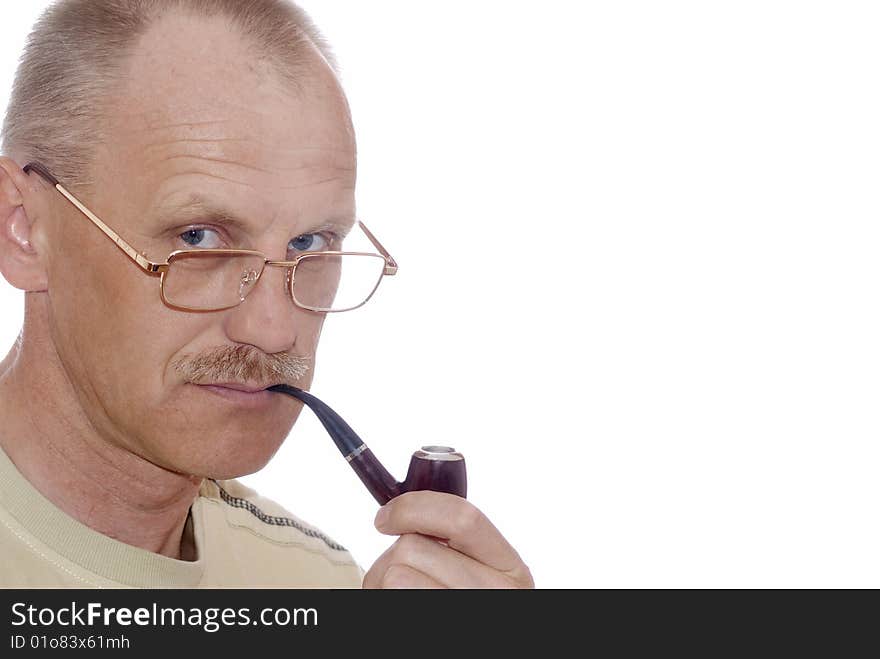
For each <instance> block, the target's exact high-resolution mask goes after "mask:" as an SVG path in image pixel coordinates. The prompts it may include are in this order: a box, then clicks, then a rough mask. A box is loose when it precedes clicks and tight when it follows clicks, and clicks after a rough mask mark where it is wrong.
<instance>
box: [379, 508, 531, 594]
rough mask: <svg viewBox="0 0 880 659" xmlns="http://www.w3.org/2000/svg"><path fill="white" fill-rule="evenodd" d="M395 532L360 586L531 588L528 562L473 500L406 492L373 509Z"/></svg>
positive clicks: (390, 532)
mask: <svg viewBox="0 0 880 659" xmlns="http://www.w3.org/2000/svg"><path fill="white" fill-rule="evenodd" d="M375 524H376V528H377V529H378V530H379V531H380V532H381V533H384V534H386V535H399V536H400V538H398V539H397V540H396V541H395V542H394V544H393V545H391V547H389V548H388V550H387V551H386V552H385V553H384V554H382V555H381V556H380V557H379V558H378V559H377V560H376V562H375V563H374V564H373V567H371V568H370V571H369V572H367V574H366V576H365V577H364V588H534V587H535V582H534V581H533V580H532V575H531V573H530V572H529V568H528V567H526V565H525V563H523V562H522V559H520V557H519V554H517V553H516V550H515V549H514V548H513V547H511V546H510V544H509V543H508V542H507V540H505V539H504V536H502V535H501V533H499V531H498V529H496V528H495V526H494V525H493V524H492V522H490V521H489V520H488V519H487V518H486V516H485V515H484V514H483V513H481V512H480V511H479V510H478V509H477V508H476V507H475V506H474V505H473V504H472V503H470V502H469V501H467V500H466V499H462V498H461V497H457V496H455V495H453V494H445V493H441V492H430V491H420V492H407V493H406V494H402V495H400V496H399V497H397V498H395V499H393V500H391V501H389V502H388V503H387V504H385V505H384V506H382V508H380V509H379V513H378V514H377V515H376V521H375Z"/></svg>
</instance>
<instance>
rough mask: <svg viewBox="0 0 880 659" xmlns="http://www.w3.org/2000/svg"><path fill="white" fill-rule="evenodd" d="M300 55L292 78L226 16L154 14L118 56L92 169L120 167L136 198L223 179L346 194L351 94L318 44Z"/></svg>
mask: <svg viewBox="0 0 880 659" xmlns="http://www.w3.org/2000/svg"><path fill="white" fill-rule="evenodd" d="M303 60H304V66H303V67H302V70H303V73H302V77H301V81H300V84H298V85H296V86H294V85H292V84H291V83H290V82H289V81H287V80H286V79H284V78H282V77H281V76H280V75H279V74H278V73H277V70H276V69H275V67H274V65H272V64H270V63H267V62H266V61H261V60H260V59H259V58H257V57H256V56H255V55H254V49H253V47H252V45H251V44H250V43H249V42H248V41H247V39H246V38H244V37H242V36H240V35H239V34H238V33H237V32H236V31H235V30H234V29H233V28H231V27H229V25H228V24H227V23H226V22H225V21H224V20H222V19H197V18H194V17H188V16H185V15H171V16H168V17H165V18H163V19H161V20H159V21H158V22H157V23H156V24H155V25H154V26H153V27H152V28H150V30H149V31H148V32H147V33H146V34H145V35H144V36H143V38H142V39H141V41H140V43H139V44H138V46H137V47H136V48H135V50H134V52H133V54H132V56H131V58H130V61H128V62H127V64H126V69H125V77H124V82H123V83H122V85H121V89H120V94H119V95H118V98H117V99H114V101H113V104H112V107H111V111H110V116H109V118H108V124H107V127H108V136H107V137H108V139H107V140H106V143H105V144H104V145H103V146H102V147H99V149H98V151H99V155H98V158H97V162H98V165H97V167H98V170H99V171H98V172H96V178H97V179H98V180H99V181H100V180H102V179H103V178H104V176H102V173H103V174H104V175H106V176H111V177H115V178H116V180H117V182H118V179H119V177H120V176H124V177H125V178H126V180H127V181H128V182H129V183H130V184H132V185H134V187H135V191H134V192H131V193H130V195H129V196H135V195H137V196H140V197H141V198H140V199H138V202H139V203H141V204H143V203H145V201H146V199H145V197H149V198H150V200H151V201H152V202H157V201H160V200H161V198H163V197H164V198H167V197H168V196H169V195H170V196H174V195H176V194H180V195H185V196H186V197H191V196H192V193H193V190H194V189H198V190H197V191H198V192H199V193H202V194H206V195H207V196H210V195H211V192H212V190H216V189H220V188H221V187H222V189H223V190H224V194H225V195H226V196H227V197H230V196H231V197H239V198H241V197H246V196H248V195H250V196H251V197H253V196H255V195H256V196H260V197H261V198H265V197H266V196H267V195H270V196H271V195H274V196H275V197H276V198H277V197H278V196H279V195H280V200H281V203H283V200H284V198H285V195H287V196H288V197H289V196H290V195H291V194H296V193H297V191H300V192H302V191H307V192H309V193H315V194H318V195H322V194H323V196H324V197H327V198H328V199H329V197H330V196H334V195H335V196H337V197H339V196H345V192H346V191H348V192H351V190H352V189H353V186H354V178H355V167H356V146H355V140H354V133H353V129H352V127H351V119H350V115H349V109H348V104H347V102H346V100H345V96H344V94H343V92H342V90H341V87H340V86H339V83H338V81H337V79H336V77H335V75H334V74H333V72H332V70H331V69H330V67H329V66H328V65H327V64H326V62H325V61H324V60H323V58H321V56H320V54H319V53H318V51H317V50H316V49H314V47H311V46H309V47H307V50H306V52H305V53H304V54H303ZM102 151H103V153H102ZM102 168H103V170H104V171H103V172H101V171H100V170H101V169H102ZM322 191H323V192H322ZM301 196H302V195H301V194H300V197H301ZM331 201H332V200H331ZM248 203H251V204H253V203H254V201H253V200H250V201H249V202H248Z"/></svg>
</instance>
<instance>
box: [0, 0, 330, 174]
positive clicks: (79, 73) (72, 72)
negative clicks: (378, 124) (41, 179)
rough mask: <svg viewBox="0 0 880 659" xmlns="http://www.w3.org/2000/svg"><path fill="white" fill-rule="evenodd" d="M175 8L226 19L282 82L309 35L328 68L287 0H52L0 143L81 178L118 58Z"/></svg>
mask: <svg viewBox="0 0 880 659" xmlns="http://www.w3.org/2000/svg"><path fill="white" fill-rule="evenodd" d="M175 10H176V11H180V12H182V13H187V14H191V15H195V16H198V17H205V18H213V17H221V18H225V19H226V20H228V21H229V23H230V25H231V26H232V27H234V28H237V29H238V31H239V32H240V33H241V35H242V36H243V37H245V38H246V39H248V40H249V41H250V42H251V43H252V44H253V46H254V53H255V56H256V57H258V58H260V59H265V60H268V61H269V62H271V64H272V65H274V67H275V70H276V71H278V73H280V74H281V75H282V76H284V77H285V78H286V79H288V80H290V81H291V82H294V83H295V76H296V73H297V69H298V68H299V67H300V66H301V64H302V62H303V61H304V60H305V59H306V58H305V57H304V56H303V55H304V53H305V52H306V51H307V50H309V44H311V45H312V46H314V47H315V48H316V49H317V50H318V52H319V53H320V54H321V55H322V56H323V57H324V59H325V60H327V62H328V64H329V65H330V66H331V67H333V68H334V70H335V69H336V61H335V59H334V57H333V54H332V52H331V50H330V47H329V45H328V44H327V42H326V41H325V39H324V38H323V36H322V35H321V33H320V32H319V31H318V29H317V28H316V27H315V25H314V23H313V22H312V20H311V19H310V18H309V16H308V15H307V14H306V13H305V12H304V11H303V10H302V9H301V8H299V7H298V6H296V5H295V4H293V3H292V2H289V1H288V0H58V1H57V2H55V3H54V4H53V5H52V6H50V7H49V8H48V9H47V10H46V11H45V13H44V14H43V15H42V17H41V18H40V19H39V20H38V21H37V23H36V25H35V26H34V29H33V31H32V32H31V34H30V36H29V37H28V40H27V45H26V46H25V50H24V53H23V54H22V57H21V62H20V64H19V67H18V71H17V73H16V76H15V82H14V84H13V88H12V94H11V96H10V101H9V106H8V109H7V112H6V119H5V121H4V124H3V130H2V140H3V152H4V153H6V154H7V155H11V156H13V157H17V158H18V159H20V160H28V161H32V160H38V161H40V162H42V163H43V164H45V165H46V166H47V167H48V168H49V169H50V170H51V171H52V172H53V173H54V174H55V175H56V176H57V177H58V178H59V179H60V180H61V181H63V182H65V183H68V184H70V185H79V186H89V185H90V184H91V183H92V180H91V174H90V172H91V169H92V159H93V156H94V152H93V151H94V150H93V148H92V145H94V144H95V141H96V139H100V135H101V129H102V125H103V122H102V118H103V116H104V112H105V111H106V99H112V98H113V96H114V94H113V88H114V86H115V85H117V84H118V83H119V72H120V70H121V69H122V68H123V66H122V65H123V64H124V63H125V61H126V59H127V55H128V54H129V53H130V52H131V51H132V49H133V48H134V46H135V45H136V44H137V43H138V40H139V38H140V37H141V36H142V35H143V34H144V33H145V32H146V31H147V29H148V28H149V27H150V26H151V25H152V24H153V23H154V22H156V20H157V19H158V18H160V17H161V16H162V15H163V14H165V13H167V12H169V11H175ZM24 164H25V163H24V162H19V165H24Z"/></svg>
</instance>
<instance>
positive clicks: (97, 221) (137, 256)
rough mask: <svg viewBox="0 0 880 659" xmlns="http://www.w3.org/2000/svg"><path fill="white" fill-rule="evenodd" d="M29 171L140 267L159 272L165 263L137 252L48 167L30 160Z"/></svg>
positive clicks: (27, 170) (26, 170)
mask: <svg viewBox="0 0 880 659" xmlns="http://www.w3.org/2000/svg"><path fill="white" fill-rule="evenodd" d="M31 171H34V172H36V173H37V174H39V175H40V176H42V177H43V178H44V179H46V180H47V181H48V182H49V183H51V184H52V185H53V186H54V188H55V189H56V190H58V192H60V193H61V194H62V195H63V196H64V198H65V199H67V201H69V202H70V203H71V204H73V205H74V206H76V208H77V210H78V211H79V212H80V213H82V214H83V215H85V216H86V217H87V218H89V219H90V220H91V221H92V223H93V224H94V225H95V226H97V227H98V228H99V229H100V230H101V231H103V232H104V234H105V235H106V236H107V237H108V238H110V240H112V241H113V242H114V243H116V246H117V247H119V249H121V250H122V251H123V252H125V254H126V255H127V256H128V257H129V258H130V259H131V260H133V261H134V262H135V263H137V264H138V265H139V266H140V267H141V268H143V269H144V270H145V271H147V272H151V273H152V272H159V270H161V269H162V267H163V266H164V265H165V264H162V263H153V262H152V261H149V260H147V259H146V258H144V256H143V255H142V254H141V253H140V252H138V251H137V250H136V249H135V248H134V247H132V246H131V245H129V244H128V243H127V242H126V241H125V239H124V238H123V237H122V236H120V235H119V234H118V233H116V232H115V231H114V230H113V229H111V228H110V227H108V226H107V225H106V224H104V222H103V221H102V220H101V218H99V217H98V216H97V215H95V214H94V213H93V212H92V211H90V210H89V209H88V208H86V207H85V205H84V204H83V203H82V202H81V201H80V200H79V199H77V198H76V197H74V196H73V195H72V194H71V193H70V192H68V191H67V189H66V188H65V187H64V186H63V185H61V183H59V182H58V179H57V178H55V177H54V176H52V174H51V173H50V172H49V170H48V169H46V168H45V167H44V166H43V165H41V164H40V163H38V162H32V163H29V164H27V165H25V166H24V173H25V174H28V173H30V172H31Z"/></svg>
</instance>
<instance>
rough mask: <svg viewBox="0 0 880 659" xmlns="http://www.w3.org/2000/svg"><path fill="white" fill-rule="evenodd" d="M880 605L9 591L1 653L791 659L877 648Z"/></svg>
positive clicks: (736, 598) (800, 598)
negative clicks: (535, 652)
mask: <svg viewBox="0 0 880 659" xmlns="http://www.w3.org/2000/svg"><path fill="white" fill-rule="evenodd" d="M876 599H877V598H876V594H875V593H873V592H869V591H745V590H743V591H709V590H705V591H662V590H653V591H647V590H645V591H639V590H629V591H612V590H605V591H602V590H590V591H586V590H569V591H565V590H552V591H551V590H536V591H349V590H320V591H315V590H199V591H196V590H187V591H168V590H165V591H144V590H141V591H120V590H0V612H2V613H0V619H2V621H3V625H2V629H3V632H4V636H3V637H2V638H0V657H24V656H49V655H48V653H52V654H55V655H56V656H60V655H57V653H62V652H63V653H65V654H67V653H71V652H74V653H77V652H81V651H85V652H89V653H96V652H97V653H100V652H102V651H105V650H107V651H111V652H113V653H119V652H122V653H126V654H127V653H134V654H133V655H132V656H140V655H141V653H143V652H144V651H151V652H155V651H157V650H165V649H167V650H185V649H190V648H191V649H194V650H195V649H197V650H199V651H207V652H216V653H218V654H217V655H216V656H230V655H231V654H232V653H238V652H241V653H254V652H258V653H269V652H273V653H274V651H276V650H278V651H283V652H284V654H285V655H287V654H294V653H295V652H296V651H301V650H302V649H304V648H313V649H317V650H321V651H327V650H332V649H340V650H342V649H351V648H352V647H354V648H355V649H357V650H358V651H360V652H365V653H369V654H370V655H371V656H372V654H373V653H374V652H382V653H385V652H390V651H395V652H396V651H398V650H405V648H407V647H409V648H411V649H412V651H419V652H421V651H420V650H418V648H422V649H423V650H424V651H426V652H427V653H429V654H436V653H440V654H445V655H448V654H453V655H454V654H458V653H463V654H465V655H467V649H468V648H470V647H491V648H493V649H494V650H495V651H500V650H502V649H509V650H511V651H514V650H519V651H520V652H521V651H522V650H523V648H524V647H525V646H524V645H523V643H526V642H531V643H534V644H536V645H535V647H548V648H556V649H558V650H559V652H556V653H555V654H561V655H563V656H568V655H570V654H573V653H575V652H576V653H577V654H578V655H579V656H584V653H585V652H586V651H587V650H588V649H591V648H592V649H598V648H599V647H602V648H605V649H606V650H609V651H610V652H611V653H612V654H615V655H617V654H620V655H621V656H627V655H629V653H630V652H634V651H641V650H644V649H646V648H650V649H653V650H654V651H657V650H660V649H672V650H685V649H692V650H693V649H697V650H702V651H706V652H712V653H714V652H715V651H717V650H719V649H727V650H733V649H736V650H739V651H749V652H750V653H752V652H755V651H758V650H763V651H771V650H772V651H779V652H781V651H788V650H791V649H792V647H793V646H794V645H799V644H803V643H806V644H807V645H808V646H809V647H810V648H811V649H812V650H817V649H822V648H825V649H827V650H828V651H833V652H834V653H835V655H838V654H840V653H841V652H845V651H846V650H847V648H852V649H853V650H855V649H856V648H863V647H864V645H863V643H862V639H863V638H866V639H868V643H869V647H872V648H873V647H875V646H876V642H874V641H873V640H871V639H870V637H868V636H867V634H868V630H870V629H872V628H873V621H874V619H875V617H876V614H875V612H876V608H877V606H876V604H875V602H876ZM836 630H840V631H839V632H838V631H836ZM758 639H760V640H758ZM563 649H565V651H563ZM759 654H761V652H759ZM859 654H860V653H859Z"/></svg>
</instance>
